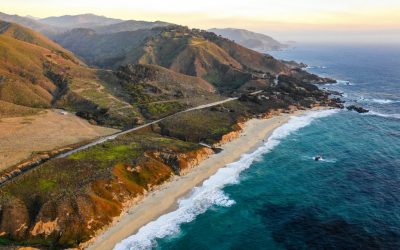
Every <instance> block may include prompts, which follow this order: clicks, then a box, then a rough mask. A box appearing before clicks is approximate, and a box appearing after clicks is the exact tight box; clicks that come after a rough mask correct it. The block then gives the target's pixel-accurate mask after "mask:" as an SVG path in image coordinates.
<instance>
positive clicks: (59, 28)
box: [0, 12, 173, 38]
mask: <svg viewBox="0 0 400 250" xmlns="http://www.w3.org/2000/svg"><path fill="white" fill-rule="evenodd" d="M0 20H3V21H7V22H13V23H17V24H19V25H22V26H25V27H27V28H30V29H33V30H35V31H38V32H40V33H42V34H44V35H46V36H48V37H51V38H53V37H54V36H55V35H57V34H60V33H64V32H67V31H70V30H72V29H78V28H87V29H93V30H94V31H96V32H97V33H118V32H123V31H136V30H140V29H152V28H154V27H164V26H169V25H173V24H170V23H166V22H161V21H156V22H146V21H136V20H127V21H126V20H121V19H115V18H108V17H104V16H97V15H94V14H83V15H75V16H71V15H67V16H59V17H48V18H42V19H40V18H35V17H31V16H26V17H22V16H18V15H8V14H5V13H1V12H0Z"/></svg>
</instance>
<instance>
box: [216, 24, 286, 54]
mask: <svg viewBox="0 0 400 250" xmlns="http://www.w3.org/2000/svg"><path fill="white" fill-rule="evenodd" d="M208 31H210V32H213V33H215V34H217V35H220V36H222V37H225V38H228V39H230V40H233V41H235V42H236V43H238V44H240V45H242V46H244V47H246V48H249V49H252V50H256V51H259V52H262V53H265V52H267V51H273V50H281V49H284V48H287V47H288V45H286V44H283V43H280V42H278V41H277V40H275V39H274V38H272V37H270V36H267V35H264V34H260V33H256V32H252V31H249V30H245V29H233V28H225V29H216V28H214V29H209V30H208Z"/></svg>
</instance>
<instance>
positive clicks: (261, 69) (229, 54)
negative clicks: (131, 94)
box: [55, 26, 289, 91]
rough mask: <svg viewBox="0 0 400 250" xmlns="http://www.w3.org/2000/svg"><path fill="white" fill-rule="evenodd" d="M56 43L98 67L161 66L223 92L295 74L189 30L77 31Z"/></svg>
mask: <svg viewBox="0 0 400 250" xmlns="http://www.w3.org/2000/svg"><path fill="white" fill-rule="evenodd" d="M55 40H56V41H57V42H58V43H60V44H61V45H63V46H64V47H66V48H68V49H70V50H71V51H73V52H74V53H76V54H77V55H78V56H80V57H81V58H83V59H84V60H85V61H86V62H87V63H89V64H90V65H93V66H97V67H102V68H110V69H115V68H118V67H119V66H121V65H125V64H129V63H132V64H136V63H140V64H155V65H159V66H162V67H165V68H169V69H171V70H173V71H176V72H179V73H182V74H186V75H191V76H198V77H201V78H203V79H205V80H207V81H208V82H210V83H211V84H213V85H214V86H215V87H216V88H218V89H220V90H228V91H232V90H235V89H238V88H239V87H241V86H242V85H244V84H245V83H247V82H248V81H250V80H251V79H252V74H253V73H263V74H269V75H274V76H275V75H276V74H279V73H283V72H288V71H289V68H288V67H287V66H286V65H285V64H284V63H282V62H280V61H278V60H276V59H274V58H273V57H271V56H269V55H263V54H261V53H258V52H256V51H253V50H250V49H247V48H245V47H243V46H241V45H238V44H236V43H234V42H233V41H231V40H229V39H225V38H222V37H219V36H217V35H215V34H214V33H211V32H206V31H201V30H196V29H189V28H187V27H183V26H167V27H157V28H153V29H151V30H138V31H132V32H119V33H114V34H98V33H96V32H95V31H94V30H90V29H76V30H72V31H70V32H67V33H64V34H62V35H59V36H56V37H55Z"/></svg>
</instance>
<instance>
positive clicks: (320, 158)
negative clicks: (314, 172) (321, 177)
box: [314, 156, 322, 161]
mask: <svg viewBox="0 0 400 250" xmlns="http://www.w3.org/2000/svg"><path fill="white" fill-rule="evenodd" d="M314 160H315V161H320V160H322V156H315V157H314Z"/></svg>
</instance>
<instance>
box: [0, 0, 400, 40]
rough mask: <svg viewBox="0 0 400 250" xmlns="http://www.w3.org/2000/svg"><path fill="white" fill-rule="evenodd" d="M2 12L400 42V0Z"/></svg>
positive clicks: (39, 0)
mask: <svg viewBox="0 0 400 250" xmlns="http://www.w3.org/2000/svg"><path fill="white" fill-rule="evenodd" d="M0 11H1V12H5V13H7V14H18V15H22V16H25V15H31V16H35V17H41V18H42V17H48V16H60V15H67V14H69V15H75V14H83V13H93V14H97V15H104V16H108V17H114V18H121V19H135V20H146V21H155V20H161V21H167V22H172V23H177V24H182V25H187V26H189V27H192V28H202V29H208V28H226V27H232V28H244V29H249V30H252V31H256V32H261V33H265V34H268V35H272V36H274V37H276V38H277V39H280V40H282V41H289V40H294V41H332V42H335V41H358V42H400V0H242V1H237V0H196V1H192V0H183V1H182V0H145V1H143V0H140V1H138V0H68V1H66V0H0Z"/></svg>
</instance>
